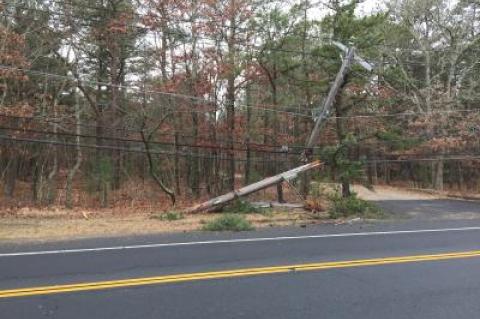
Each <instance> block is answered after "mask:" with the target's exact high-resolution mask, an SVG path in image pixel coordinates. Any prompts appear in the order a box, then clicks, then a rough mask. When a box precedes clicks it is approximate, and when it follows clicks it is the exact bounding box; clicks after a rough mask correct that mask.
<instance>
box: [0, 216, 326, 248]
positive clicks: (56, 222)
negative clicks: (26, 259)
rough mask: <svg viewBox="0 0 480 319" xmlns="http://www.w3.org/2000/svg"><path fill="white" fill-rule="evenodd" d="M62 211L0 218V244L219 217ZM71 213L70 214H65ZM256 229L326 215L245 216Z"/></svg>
mask: <svg viewBox="0 0 480 319" xmlns="http://www.w3.org/2000/svg"><path fill="white" fill-rule="evenodd" d="M62 213H63V211H61V210H56V211H55V210H35V209H28V210H25V211H24V212H23V213H21V214H19V215H17V216H15V217H13V216H12V217H2V218H0V242H12V241H15V242H18V241H21V242H29V241H36V242H39V241H55V240H65V239H73V238H88V237H107V236H121V235H145V234H155V233H173V232H187V231H195V230H201V229H202V226H203V225H204V224H205V223H207V222H209V221H211V220H212V219H214V218H216V217H218V216H219V214H192V215H184V218H183V219H180V220H176V221H167V220H160V219H159V218H156V216H158V213H157V214H138V213H137V214H133V215H126V216H118V215H115V214H108V213H103V214H93V213H92V214H90V213H89V212H88V211H81V212H75V213H72V212H70V211H67V212H65V213H64V214H62ZM67 213H68V215H66V214H67ZM245 216H246V218H247V219H248V220H249V221H251V222H252V224H253V225H254V226H255V227H256V228H262V227H273V226H287V225H302V224H311V223H318V222H322V221H324V220H325V218H326V214H323V215H322V214H311V213H308V212H304V211H301V210H295V211H291V212H286V211H284V212H281V211H277V212H272V213H268V214H246V215H245Z"/></svg>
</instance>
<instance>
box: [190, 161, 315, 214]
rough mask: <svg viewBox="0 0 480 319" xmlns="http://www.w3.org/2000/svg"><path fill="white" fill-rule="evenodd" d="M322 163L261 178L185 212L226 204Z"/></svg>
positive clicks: (287, 179) (310, 164)
mask: <svg viewBox="0 0 480 319" xmlns="http://www.w3.org/2000/svg"><path fill="white" fill-rule="evenodd" d="M320 165H321V163H320V162H319V161H316V162H313V163H309V164H306V165H303V166H300V167H296V168H294V169H291V170H289V171H286V172H283V173H281V174H278V175H275V176H272V177H268V178H266V179H264V180H261V181H259V182H256V183H254V184H250V185H247V186H245V187H242V188H240V189H238V190H235V191H232V192H230V193H227V194H225V195H222V196H218V197H216V198H213V199H210V200H208V201H206V202H204V203H202V204H199V205H196V206H193V207H191V208H189V209H187V210H186V211H185V212H186V213H197V212H200V211H208V210H212V209H213V208H215V207H218V206H222V205H224V204H227V203H228V202H231V201H233V200H235V199H236V198H239V197H242V196H246V195H248V194H251V193H255V192H257V191H259V190H262V189H265V188H268V187H270V186H273V185H276V184H280V183H282V182H284V181H289V180H291V179H294V178H296V177H297V175H298V174H299V173H302V172H305V171H308V170H310V169H312V168H316V167H319V166H320Z"/></svg>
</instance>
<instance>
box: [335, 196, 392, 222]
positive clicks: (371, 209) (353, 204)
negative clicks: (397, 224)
mask: <svg viewBox="0 0 480 319" xmlns="http://www.w3.org/2000/svg"><path fill="white" fill-rule="evenodd" d="M330 200H331V207H330V210H329V212H328V213H329V217H330V218H333V219H337V218H345V217H362V218H368V219H377V218H383V217H384V214H383V212H382V211H381V209H380V208H379V207H378V206H377V205H375V204H373V203H371V202H368V201H365V200H363V199H360V198H358V197H357V195H356V194H352V195H351V196H349V197H345V198H344V197H342V196H340V195H338V194H335V195H332V196H331V197H330Z"/></svg>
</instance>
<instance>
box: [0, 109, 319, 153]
mask: <svg viewBox="0 0 480 319" xmlns="http://www.w3.org/2000/svg"><path fill="white" fill-rule="evenodd" d="M0 117H4V118H12V119H20V120H27V121H28V120H34V121H36V120H38V121H42V122H45V123H51V124H57V125H62V124H63V125H65V124H67V125H73V126H76V125H78V126H80V127H88V128H95V129H97V128H102V129H107V130H113V131H123V132H132V133H136V134H139V133H140V129H131V128H125V127H111V126H103V125H96V124H85V123H66V122H65V119H64V118H57V119H56V120H51V119H48V118H45V117H40V116H15V115H7V114H0ZM159 135H162V136H171V137H175V136H178V137H181V138H196V139H199V140H205V141H206V140H209V138H208V139H207V138H205V137H203V136H202V135H197V136H194V135H187V134H184V133H179V132H177V133H167V132H162V133H160V134H159ZM214 142H222V143H228V142H232V143H234V144H241V145H246V146H257V147H269V148H282V147H285V146H286V147H288V148H289V149H290V148H291V149H305V147H304V146H296V145H286V144H263V143H255V142H246V141H245V140H235V139H233V140H230V139H227V138H218V137H216V138H215V141H214ZM317 148H319V147H315V148H314V149H317Z"/></svg>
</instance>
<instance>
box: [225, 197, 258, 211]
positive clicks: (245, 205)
mask: <svg viewBox="0 0 480 319" xmlns="http://www.w3.org/2000/svg"><path fill="white" fill-rule="evenodd" d="M223 211H224V212H225V213H232V214H261V213H262V209H260V208H256V207H254V206H253V205H252V204H250V203H249V202H247V201H243V200H241V199H236V200H235V201H233V202H232V203H231V204H229V205H228V206H226V207H225V208H224V209H223Z"/></svg>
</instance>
